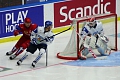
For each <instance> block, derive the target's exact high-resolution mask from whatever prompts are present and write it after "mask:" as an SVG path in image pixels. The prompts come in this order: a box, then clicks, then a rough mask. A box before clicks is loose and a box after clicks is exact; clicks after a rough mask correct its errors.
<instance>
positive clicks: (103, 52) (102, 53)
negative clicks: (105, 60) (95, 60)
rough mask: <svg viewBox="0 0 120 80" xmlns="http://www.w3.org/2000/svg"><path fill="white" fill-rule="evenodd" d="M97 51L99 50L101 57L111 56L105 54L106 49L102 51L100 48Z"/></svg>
mask: <svg viewBox="0 0 120 80" xmlns="http://www.w3.org/2000/svg"><path fill="white" fill-rule="evenodd" d="M97 50H98V52H99V53H100V54H101V56H108V55H109V54H106V53H105V51H106V50H105V49H102V48H101V47H98V48H97Z"/></svg>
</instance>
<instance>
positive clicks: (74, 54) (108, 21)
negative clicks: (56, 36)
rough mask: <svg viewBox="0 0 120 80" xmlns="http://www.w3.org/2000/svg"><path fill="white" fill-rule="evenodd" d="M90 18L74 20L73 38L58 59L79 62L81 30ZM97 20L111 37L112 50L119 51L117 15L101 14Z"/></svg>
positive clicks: (109, 44) (110, 45)
mask: <svg viewBox="0 0 120 80" xmlns="http://www.w3.org/2000/svg"><path fill="white" fill-rule="evenodd" d="M89 17H91V16H87V17H82V18H76V19H74V20H73V22H72V24H73V27H74V29H72V33H71V37H70V40H69V42H68V44H67V45H66V47H65V49H64V50H63V51H62V52H59V53H57V57H58V58H60V59H65V60H77V59H78V55H79V54H80V53H79V47H80V36H79V35H78V34H77V33H80V31H81V28H82V27H83V25H84V24H85V22H86V21H88V19H89ZM94 17H95V18H96V19H97V20H100V21H101V22H102V23H103V29H104V33H105V35H106V36H108V37H109V43H108V46H109V47H110V48H111V49H112V50H117V15H116V14H99V15H94Z"/></svg>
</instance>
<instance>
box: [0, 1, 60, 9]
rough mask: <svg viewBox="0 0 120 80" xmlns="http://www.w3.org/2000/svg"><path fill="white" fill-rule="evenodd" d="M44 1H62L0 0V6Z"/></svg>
mask: <svg viewBox="0 0 120 80" xmlns="http://www.w3.org/2000/svg"><path fill="white" fill-rule="evenodd" d="M46 1H62V0H0V8H6V7H11V6H18V5H25V4H32V3H37V2H46Z"/></svg>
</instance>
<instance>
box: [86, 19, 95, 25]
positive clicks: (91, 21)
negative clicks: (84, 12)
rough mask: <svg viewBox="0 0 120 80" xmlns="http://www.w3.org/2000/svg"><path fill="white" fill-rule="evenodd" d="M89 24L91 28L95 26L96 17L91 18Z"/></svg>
mask: <svg viewBox="0 0 120 80" xmlns="http://www.w3.org/2000/svg"><path fill="white" fill-rule="evenodd" d="M88 23H89V26H95V24H96V19H95V17H91V18H89V20H88Z"/></svg>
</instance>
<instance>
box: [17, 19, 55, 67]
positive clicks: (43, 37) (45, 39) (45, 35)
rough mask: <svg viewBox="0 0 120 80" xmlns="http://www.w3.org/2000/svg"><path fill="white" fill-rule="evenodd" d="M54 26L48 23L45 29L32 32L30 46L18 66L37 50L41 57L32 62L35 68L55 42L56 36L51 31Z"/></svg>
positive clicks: (39, 28)
mask: <svg viewBox="0 0 120 80" xmlns="http://www.w3.org/2000/svg"><path fill="white" fill-rule="evenodd" d="M52 25H53V24H52V22H51V21H46V22H45V27H38V28H36V29H35V30H34V31H32V33H31V43H30V46H29V47H28V48H27V50H26V51H27V52H26V53H25V55H24V56H23V57H22V58H21V59H20V60H19V61H18V62H17V65H20V64H21V63H22V62H23V60H24V59H26V58H27V56H28V55H29V54H34V52H35V51H36V50H37V49H39V55H38V56H37V57H36V59H35V60H34V61H33V62H32V66H33V67H35V64H36V63H37V62H38V61H39V59H40V58H41V57H42V55H43V54H44V53H46V54H47V46H48V44H50V43H52V41H53V40H54V36H53V33H52V31H51V29H52Z"/></svg>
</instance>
